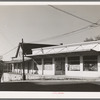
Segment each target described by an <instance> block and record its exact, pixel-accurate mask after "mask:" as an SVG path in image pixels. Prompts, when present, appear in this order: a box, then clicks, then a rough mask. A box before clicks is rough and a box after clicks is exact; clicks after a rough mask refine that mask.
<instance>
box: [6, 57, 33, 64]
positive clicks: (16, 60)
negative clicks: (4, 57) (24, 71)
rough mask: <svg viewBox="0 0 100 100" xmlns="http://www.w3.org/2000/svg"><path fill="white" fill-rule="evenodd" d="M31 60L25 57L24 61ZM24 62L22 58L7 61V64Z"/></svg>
mask: <svg viewBox="0 0 100 100" xmlns="http://www.w3.org/2000/svg"><path fill="white" fill-rule="evenodd" d="M29 60H31V58H29V57H24V61H29ZM21 62H23V59H22V58H21V57H20V58H13V60H11V61H5V63H21Z"/></svg>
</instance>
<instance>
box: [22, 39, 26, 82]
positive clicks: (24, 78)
mask: <svg viewBox="0 0 100 100" xmlns="http://www.w3.org/2000/svg"><path fill="white" fill-rule="evenodd" d="M22 57H23V63H22V67H23V80H26V77H25V68H24V46H23V39H22Z"/></svg>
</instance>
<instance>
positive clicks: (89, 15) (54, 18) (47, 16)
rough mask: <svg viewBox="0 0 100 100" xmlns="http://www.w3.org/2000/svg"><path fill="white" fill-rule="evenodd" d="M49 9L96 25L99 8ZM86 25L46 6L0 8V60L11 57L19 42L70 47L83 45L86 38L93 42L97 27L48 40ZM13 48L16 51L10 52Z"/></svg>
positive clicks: (86, 23)
mask: <svg viewBox="0 0 100 100" xmlns="http://www.w3.org/2000/svg"><path fill="white" fill-rule="evenodd" d="M53 6H55V7H57V8H59V9H62V10H64V11H67V12H69V13H72V14H74V15H76V16H79V17H81V18H84V19H86V20H89V21H92V22H93V23H96V22H97V21H98V23H99V21H100V20H99V19H100V5H53ZM88 25H91V23H89V22H86V21H83V20H81V19H78V18H75V17H73V16H71V15H69V14H65V13H63V12H61V11H58V10H57V9H54V8H52V7H51V6H48V5H0V55H1V56H3V60H10V59H11V57H14V56H15V54H16V50H17V46H18V44H19V42H21V41H22V38H23V39H24V42H28V43H46V44H60V43H63V44H71V43H79V42H83V41H84V40H85V39H86V38H91V37H92V38H94V37H96V36H98V35H99V34H100V33H99V32H100V27H94V28H89V29H86V30H83V31H79V32H75V33H71V34H67V35H64V36H60V37H57V38H51V39H48V38H49V37H53V36H57V35H61V34H65V33H69V32H71V31H74V30H77V29H80V28H83V27H86V26H88ZM42 39H44V41H42ZM45 39H46V40H45ZM40 40H41V41H40ZM15 47H16V49H14V50H12V49H13V48H15ZM9 51H11V52H9Z"/></svg>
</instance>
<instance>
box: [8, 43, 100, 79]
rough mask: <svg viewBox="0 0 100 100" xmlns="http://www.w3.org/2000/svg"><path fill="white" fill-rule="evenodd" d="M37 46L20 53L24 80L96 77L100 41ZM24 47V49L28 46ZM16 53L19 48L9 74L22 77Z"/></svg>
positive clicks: (98, 73)
mask: <svg viewBox="0 0 100 100" xmlns="http://www.w3.org/2000/svg"><path fill="white" fill-rule="evenodd" d="M36 45H38V44H35V46H36ZM41 45H42V44H41ZM41 45H38V46H37V47H35V48H34V47H32V48H29V49H30V50H31V53H25V52H24V53H25V54H24V55H25V66H24V71H25V75H26V79H34V77H35V76H51V77H55V76H59V77H62V76H66V77H73V78H99V77H100V41H91V42H83V43H76V44H67V45H56V46H55V45H50V46H49V45H48V46H45V45H44V46H43V45H42V46H41ZM26 48H27V49H28V45H27V46H26ZM29 49H28V50H26V51H29ZM20 52H21V53H20ZM20 54H22V51H21V48H20V47H19V48H18V51H17V53H16V58H13V60H12V61H10V64H11V65H12V71H11V72H12V73H17V74H20V75H22V73H23V68H22V56H21V57H19V55H20ZM19 58H20V59H19Z"/></svg>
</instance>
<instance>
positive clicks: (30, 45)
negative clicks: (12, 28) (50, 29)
mask: <svg viewBox="0 0 100 100" xmlns="http://www.w3.org/2000/svg"><path fill="white" fill-rule="evenodd" d="M50 46H56V45H52V44H36V43H23V48H22V43H19V45H18V49H17V52H16V56H15V57H17V56H18V53H19V50H20V48H21V49H23V50H24V55H26V54H32V49H34V48H35V49H36V48H43V47H50Z"/></svg>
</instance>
